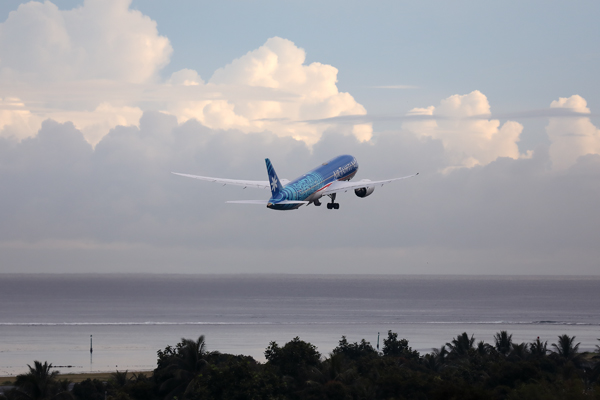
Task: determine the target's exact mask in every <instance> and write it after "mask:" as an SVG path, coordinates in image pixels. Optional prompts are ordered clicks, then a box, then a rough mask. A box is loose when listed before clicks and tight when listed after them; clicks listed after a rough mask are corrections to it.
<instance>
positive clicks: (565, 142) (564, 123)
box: [546, 95, 600, 170]
mask: <svg viewBox="0 0 600 400" xmlns="http://www.w3.org/2000/svg"><path fill="white" fill-rule="evenodd" d="M550 107H551V108H553V109H559V110H561V109H565V110H570V111H573V112H575V113H578V115H579V116H576V117H575V116H573V117H571V118H550V121H549V123H548V126H546V132H547V134H548V137H549V139H550V142H551V145H550V150H549V151H550V158H551V159H552V165H553V167H554V168H556V169H559V170H560V169H565V168H569V167H571V166H572V165H574V164H575V162H576V161H577V159H578V158H579V157H581V156H583V155H586V154H600V129H598V128H597V127H596V126H595V125H594V124H592V122H591V121H590V119H589V118H588V117H582V116H581V115H582V114H583V115H585V114H590V109H589V108H588V107H587V102H586V101H585V99H584V98H583V97H581V96H579V95H573V96H571V97H561V98H559V99H558V100H555V101H553V102H552V103H551V104H550Z"/></svg>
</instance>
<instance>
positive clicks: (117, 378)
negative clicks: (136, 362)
mask: <svg viewBox="0 0 600 400" xmlns="http://www.w3.org/2000/svg"><path fill="white" fill-rule="evenodd" d="M127 371H128V370H125V372H119V370H117V372H113V373H112V374H110V378H109V382H110V383H111V384H112V385H113V386H115V387H117V388H122V387H123V386H125V385H127V382H128V379H127Z"/></svg>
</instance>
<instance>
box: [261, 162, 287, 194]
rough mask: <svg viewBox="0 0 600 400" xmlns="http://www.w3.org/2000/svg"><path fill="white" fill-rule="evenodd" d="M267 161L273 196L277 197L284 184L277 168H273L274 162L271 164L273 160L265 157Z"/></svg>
mask: <svg viewBox="0 0 600 400" xmlns="http://www.w3.org/2000/svg"><path fill="white" fill-rule="evenodd" d="M265 163H266V164H267V173H268V174H269V183H270V184H271V195H272V197H277V196H278V195H279V192H280V191H281V189H283V186H282V185H281V182H280V181H279V178H278V177H277V173H276V172H275V168H273V164H271V160H269V159H268V158H265Z"/></svg>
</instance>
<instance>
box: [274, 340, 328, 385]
mask: <svg viewBox="0 0 600 400" xmlns="http://www.w3.org/2000/svg"><path fill="white" fill-rule="evenodd" d="M265 358H266V359H267V361H268V363H269V364H270V365H273V366H275V367H277V368H279V370H280V371H281V373H282V374H283V375H290V376H292V377H295V376H298V375H299V374H300V373H302V372H305V371H306V370H307V369H308V368H309V367H316V366H318V365H319V363H320V359H321V354H320V353H319V352H318V351H317V347H316V346H315V345H313V344H310V343H307V342H304V341H302V340H300V338H299V337H298V336H296V337H295V338H294V339H292V340H291V341H289V342H287V343H286V344H285V345H284V346H283V347H279V345H278V344H277V343H276V342H271V343H270V344H269V347H267V349H266V350H265Z"/></svg>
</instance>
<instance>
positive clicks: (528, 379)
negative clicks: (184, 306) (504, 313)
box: [0, 331, 600, 400]
mask: <svg viewBox="0 0 600 400" xmlns="http://www.w3.org/2000/svg"><path fill="white" fill-rule="evenodd" d="M508 344H510V346H509V348H508V350H506V349H507V347H506V346H507V345H508ZM553 349H554V352H553V353H552V354H551V355H548V356H547V355H546V354H547V342H542V341H540V339H539V338H538V339H537V340H536V341H534V342H532V343H520V344H517V343H513V342H512V337H511V335H509V334H508V333H506V332H499V333H498V334H496V335H495V337H494V345H490V344H488V343H485V342H483V341H480V342H479V343H477V344H475V338H474V337H473V335H470V336H469V335H468V334H467V333H466V332H465V333H462V334H460V335H458V336H456V337H455V338H454V339H453V340H452V341H451V342H449V343H447V344H446V345H444V346H442V347H440V348H438V349H432V351H431V352H430V353H428V354H425V355H423V356H422V357H420V356H419V354H418V353H417V352H416V351H414V350H412V349H411V348H410V347H409V346H408V341H406V340H405V339H398V335H397V334H395V333H393V332H391V331H389V332H388V337H387V339H385V340H384V348H383V352H382V353H378V352H377V351H376V350H375V349H373V347H372V346H371V344H370V343H369V342H367V341H365V340H364V339H363V340H361V341H359V342H354V343H350V342H348V340H347V339H346V337H345V336H342V338H341V340H340V341H339V343H338V346H337V347H336V348H335V349H334V350H333V351H332V352H331V354H330V355H329V357H328V358H327V359H325V360H321V354H320V353H319V352H318V351H317V348H316V347H315V346H314V345H312V344H311V343H307V342H304V341H302V340H300V338H298V337H296V338H294V339H292V340H291V341H290V342H288V343H286V344H285V345H283V346H279V345H278V344H277V343H276V342H271V343H270V344H269V346H268V347H267V349H266V350H265V357H266V359H267V362H266V363H258V362H256V361H255V360H254V359H253V358H252V357H248V356H236V355H231V354H221V353H218V352H212V353H209V352H207V351H206V345H205V341H204V336H200V337H199V338H198V339H197V340H190V339H182V340H181V342H180V343H178V344H177V345H176V346H175V347H171V346H167V347H166V348H165V349H164V350H160V351H158V352H157V356H158V357H157V368H156V370H154V374H153V376H152V377H150V378H148V377H146V376H145V375H143V374H139V375H136V374H132V375H131V376H128V374H127V371H125V372H119V371H116V372H115V373H113V374H112V376H111V377H110V379H109V382H108V383H103V382H100V381H97V380H93V381H92V380H89V379H88V380H86V381H83V382H81V383H78V384H76V385H75V386H74V388H73V392H72V396H73V397H72V398H74V399H76V400H101V399H104V393H105V392H107V394H108V397H107V398H108V399H110V400H142V399H144V400H159V399H177V400H186V399H187V400H200V399H203V400H217V399H218V400H242V399H244V400H246V399H249V400H253V399H272V400H279V399H281V400H284V399H286V400H287V399H290V400H305V399H306V400H313V399H314V400H326V399H339V400H351V399H352V400H353V399H374V400H378V399H405V400H420V399H431V400H436V399H439V400H442V399H444V400H446V399H497V400H514V399H525V400H528V399H531V400H537V399H549V400H554V399H573V400H579V399H596V400H600V362H599V360H600V359H599V358H595V357H594V356H593V355H591V354H584V355H582V354H580V353H579V350H578V349H579V344H578V343H577V344H576V343H575V337H569V336H567V335H562V336H559V340H558V342H557V343H555V344H553ZM25 375H27V376H29V378H25V377H23V376H20V377H18V378H17V382H18V383H19V385H20V386H19V388H18V390H17V389H16V390H13V391H11V392H8V393H7V394H6V396H5V397H6V399H7V400H20V399H33V398H39V399H61V398H68V397H66V396H70V394H69V393H66V394H65V393H64V392H66V385H67V384H68V382H66V381H59V380H58V379H56V373H55V372H52V371H51V365H48V364H47V363H45V364H41V363H39V362H36V363H35V364H34V367H30V372H29V374H25ZM32 377H35V379H33V378H32ZM34 382H35V385H34ZM44 382H46V383H48V384H47V385H45V384H44ZM36 387H37V388H38V389H35V390H38V392H35V390H34V388H36ZM43 388H51V390H49V391H48V390H46V389H43ZM44 390H46V392H44ZM35 393H46V395H43V396H37V395H36V394H35ZM30 394H31V395H30ZM35 396H37V397H35ZM44 396H45V397H44ZM61 396H62V397H61ZM0 399H2V396H0Z"/></svg>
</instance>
